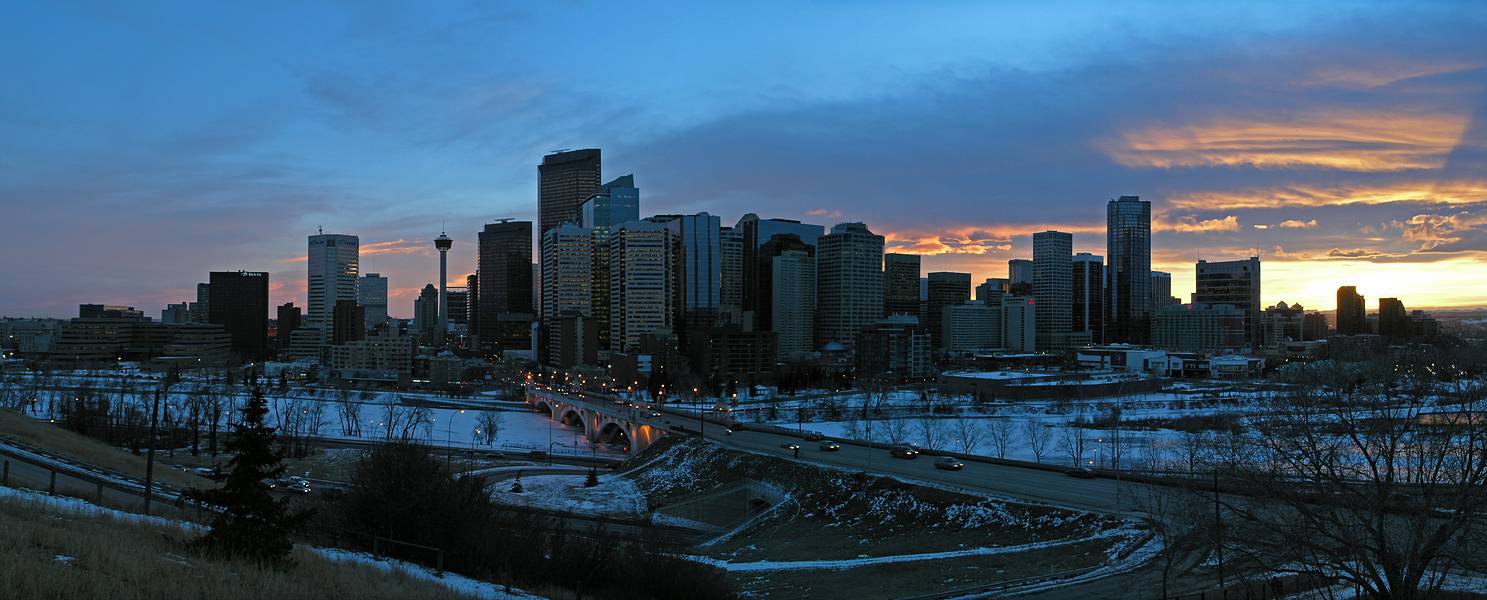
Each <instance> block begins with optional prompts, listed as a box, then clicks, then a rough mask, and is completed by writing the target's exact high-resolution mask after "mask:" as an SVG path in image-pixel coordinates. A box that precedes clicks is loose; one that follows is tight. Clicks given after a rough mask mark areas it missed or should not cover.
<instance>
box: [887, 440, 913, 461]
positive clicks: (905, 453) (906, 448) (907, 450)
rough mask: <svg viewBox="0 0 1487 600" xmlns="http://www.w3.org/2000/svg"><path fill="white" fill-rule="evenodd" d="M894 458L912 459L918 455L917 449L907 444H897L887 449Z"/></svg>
mask: <svg viewBox="0 0 1487 600" xmlns="http://www.w3.org/2000/svg"><path fill="white" fill-rule="evenodd" d="M888 453H889V454H891V455H892V456H893V457H894V458H908V459H913V458H916V457H918V456H919V449H918V448H915V447H913V446H910V445H908V444H899V445H897V446H894V447H893V448H891V449H889V450H888Z"/></svg>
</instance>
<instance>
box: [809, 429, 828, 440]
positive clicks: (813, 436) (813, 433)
mask: <svg viewBox="0 0 1487 600" xmlns="http://www.w3.org/2000/svg"><path fill="white" fill-rule="evenodd" d="M824 439H826V436H825V435H822V434H821V432H819V431H811V432H808V433H806V434H805V441H807V442H819V441H821V440H824Z"/></svg>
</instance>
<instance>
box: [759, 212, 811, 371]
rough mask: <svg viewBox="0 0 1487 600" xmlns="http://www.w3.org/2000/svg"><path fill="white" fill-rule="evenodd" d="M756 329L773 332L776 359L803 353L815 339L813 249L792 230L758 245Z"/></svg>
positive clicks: (788, 357)
mask: <svg viewBox="0 0 1487 600" xmlns="http://www.w3.org/2000/svg"><path fill="white" fill-rule="evenodd" d="M759 273H760V277H759V279H760V291H761V295H762V296H763V298H762V299H761V301H760V302H759V306H758V308H757V309H756V310H755V311H754V315H755V317H756V318H757V319H758V323H757V328H758V329H769V330H771V331H774V332H775V337H776V345H775V354H776V358H777V359H778V360H786V359H790V358H798V357H801V356H805V355H807V354H809V353H810V352H811V350H813V349H815V341H816V249H815V248H814V247H813V246H811V245H809V244H806V243H805V242H802V241H800V238H799V237H796V236H795V234H793V233H782V234H777V235H775V236H774V237H772V238H770V240H769V241H768V242H766V243H765V244H764V246H763V247H761V248H759Z"/></svg>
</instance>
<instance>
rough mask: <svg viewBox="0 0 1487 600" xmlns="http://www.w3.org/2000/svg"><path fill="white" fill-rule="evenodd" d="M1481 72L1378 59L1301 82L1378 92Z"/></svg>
mask: <svg viewBox="0 0 1487 600" xmlns="http://www.w3.org/2000/svg"><path fill="white" fill-rule="evenodd" d="M1477 68H1481V65H1476V64H1471V63H1449V64H1426V63H1415V62H1406V61H1402V60H1390V59H1387V58H1381V57H1380V58H1375V59H1373V60H1370V61H1368V62H1367V63H1366V64H1356V65H1326V66H1324V67H1322V68H1320V69H1317V70H1316V71H1315V72H1313V73H1312V74H1311V76H1310V77H1308V78H1306V79H1304V80H1302V81H1300V82H1298V83H1299V84H1301V85H1306V86H1336V87H1350V88H1377V87H1384V86H1387V85H1392V84H1395V83H1399V82H1401V81H1404V80H1406V79H1414V78H1416V77H1429V76H1431V75H1444V74H1446V73H1457V72H1460V71H1469V70H1472V69H1477Z"/></svg>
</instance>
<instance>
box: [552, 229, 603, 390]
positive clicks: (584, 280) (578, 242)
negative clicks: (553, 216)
mask: <svg viewBox="0 0 1487 600" xmlns="http://www.w3.org/2000/svg"><path fill="white" fill-rule="evenodd" d="M593 268H594V232H593V231H591V230H589V229H588V228H586V227H579V226H577V225H574V224H572V223H563V224H561V225H558V226H557V227H554V228H552V229H549V230H547V232H546V233H543V234H542V327H543V329H544V333H545V335H544V337H543V339H544V342H543V344H544V345H545V346H546V348H545V349H544V350H543V361H544V362H545V363H546V364H549V365H558V364H562V363H563V362H565V361H563V360H562V359H561V357H562V356H563V355H564V354H565V351H566V353H567V355H569V356H570V357H571V356H572V355H573V352H572V349H571V348H567V349H565V348H563V344H562V333H563V331H562V328H561V327H560V326H559V324H558V319H559V317H562V316H565V315H566V316H569V317H572V316H574V315H577V316H582V317H584V318H585V319H590V318H592V316H593V302H594V291H593V289H592V287H593V285H594V274H593ZM588 325H589V327H590V328H592V326H593V323H588ZM577 339H579V340H582V339H583V337H582V336H577ZM595 341H596V343H597V337H596V338H595ZM580 354H581V353H580ZM570 364H571V363H570Z"/></svg>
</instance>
